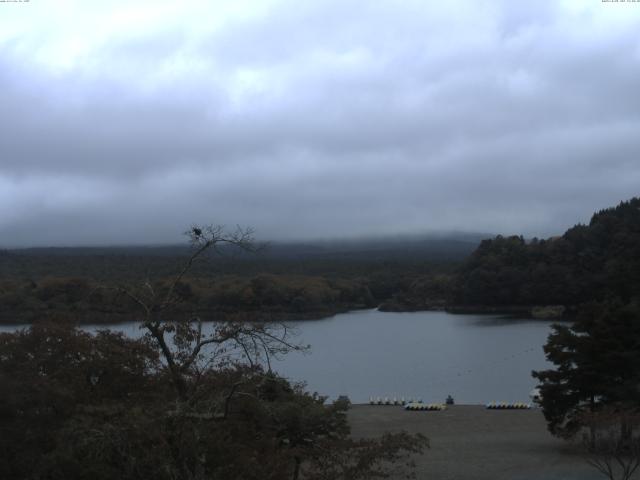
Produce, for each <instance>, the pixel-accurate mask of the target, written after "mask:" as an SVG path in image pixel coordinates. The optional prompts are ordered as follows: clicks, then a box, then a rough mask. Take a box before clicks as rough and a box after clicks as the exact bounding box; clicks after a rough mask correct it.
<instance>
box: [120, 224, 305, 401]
mask: <svg viewBox="0 0 640 480" xmlns="http://www.w3.org/2000/svg"><path fill="white" fill-rule="evenodd" d="M185 235H187V236H188V238H189V241H190V244H191V250H190V253H189V256H188V258H187V260H186V261H185V262H184V264H183V265H182V266H181V268H180V269H179V271H178V273H176V275H175V276H174V277H173V278H172V279H171V280H170V281H169V283H168V285H165V286H162V287H159V286H157V285H154V284H153V283H152V281H151V280H149V279H147V280H146V281H145V282H144V283H143V284H142V285H137V286H134V287H126V286H122V285H121V286H118V287H115V288H116V290H117V291H119V292H120V293H122V294H123V295H126V296H127V297H128V298H130V299H131V300H132V301H133V302H134V303H135V304H136V305H137V306H138V307H139V309H140V311H141V313H142V318H141V325H142V328H144V329H146V331H147V334H148V335H149V336H150V337H151V339H153V341H154V342H156V344H157V346H158V348H159V349H160V351H161V353H162V358H163V359H164V362H165V364H166V367H167V369H168V371H169V373H170V375H171V379H172V381H173V384H174V386H175V388H176V392H177V395H178V398H179V399H180V400H182V401H185V400H187V399H188V398H189V396H190V394H191V393H192V390H193V389H194V388H195V387H196V386H197V380H198V378H199V377H200V375H201V373H202V371H203V370H205V369H206V368H208V367H210V366H211V364H212V362H216V361H217V362H219V364H220V365H222V364H224V362H229V361H230V359H232V358H233V359H234V361H240V362H244V363H248V364H249V365H251V366H254V365H256V364H258V363H260V362H261V361H264V362H266V364H267V367H268V369H269V370H271V363H270V359H271V358H272V357H274V356H277V355H279V354H283V353H287V352H289V351H292V350H301V349H303V348H304V347H302V346H300V345H297V344H294V343H292V342H291V341H290V340H291V332H290V331H289V329H288V328H287V326H286V325H284V324H274V323H246V322H237V321H236V322H234V321H223V322H217V323H216V324H215V325H214V326H213V329H212V331H210V332H205V331H204V330H203V322H202V319H201V318H200V317H198V316H192V317H191V318H189V319H184V318H182V319H179V318H177V317H175V316H172V315H175V311H174V309H175V307H176V306H177V305H178V304H179V303H180V302H181V301H182V296H181V295H180V293H179V290H180V286H181V285H182V282H183V280H184V279H185V277H186V275H187V274H188V273H189V271H190V270H191V268H192V267H193V266H194V264H195V262H196V261H198V260H202V259H203V258H205V257H206V255H207V254H208V253H211V252H213V253H216V254H221V253H222V252H221V248H222V247H229V248H231V249H235V250H240V251H245V252H254V251H255V250H256V249H257V247H256V245H255V243H254V239H253V231H252V230H251V229H243V228H240V227H237V228H236V230H235V231H232V232H228V231H227V230H226V229H225V228H224V227H223V226H221V225H209V226H200V225H194V226H192V227H191V228H190V229H189V230H188V231H187V232H185Z"/></svg>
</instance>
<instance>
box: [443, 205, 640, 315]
mask: <svg viewBox="0 0 640 480" xmlns="http://www.w3.org/2000/svg"><path fill="white" fill-rule="evenodd" d="M452 294H453V299H452V300H453V303H455V304H458V305H491V306H500V305H550V304H556V305H566V306H573V305H578V304H581V303H583V302H586V301H591V300H604V299H606V298H612V297H615V298H619V299H620V300H622V301H624V302H625V303H626V302H629V301H631V300H633V299H634V296H638V295H640V198H633V199H631V200H629V201H626V202H622V203H620V204H619V205H618V206H617V207H613V208H608V209H606V210H602V211H599V212H597V213H595V214H594V215H593V217H592V218H591V221H590V222H589V224H588V225H576V226H575V227H573V228H570V229H569V230H567V231H566V232H565V234H564V235H562V236H561V237H553V238H550V239H548V240H538V239H535V238H534V239H532V240H530V241H526V240H525V239H524V238H523V237H517V236H513V237H502V236H498V237H496V238H494V239H492V240H484V241H482V242H481V243H480V246H479V247H478V248H477V250H476V251H475V252H474V253H473V254H472V255H471V256H470V257H469V258H468V259H467V261H465V262H464V263H463V265H462V267H461V268H460V271H459V275H458V276H457V279H456V282H455V287H454V291H453V292H452Z"/></svg>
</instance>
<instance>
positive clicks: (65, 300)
mask: <svg viewBox="0 0 640 480" xmlns="http://www.w3.org/2000/svg"><path fill="white" fill-rule="evenodd" d="M480 238H482V237H481V236H480V235H475V234H471V235H464V234H457V235H450V236H443V237H426V238H425V237H422V238H421V237H408V238H395V239H377V240H375V239H373V240H353V241H342V242H316V243H306V244H277V243H276V244H271V245H266V246H264V247H263V248H260V249H259V250H258V251H257V252H251V253H249V252H245V251H242V250H237V249H236V250H234V249H225V248H222V249H221V250H220V253H221V255H212V256H209V257H208V258H207V259H206V260H205V261H201V262H199V263H197V264H194V265H193V268H192V269H191V271H190V272H189V276H188V277H185V278H184V279H182V280H181V282H180V288H179V289H178V292H177V293H178V294H179V295H180V300H181V302H180V305H179V308H177V309H176V311H175V314H177V315H199V316H201V317H202V318H206V319H209V320H222V319H230V318H235V319H245V320H284V319H305V318H321V317H326V316H330V315H333V314H335V313H338V312H342V311H346V310H352V309H358V308H374V307H376V306H378V305H379V304H380V303H382V302H384V301H387V300H388V299H390V298H392V297H394V296H398V295H401V294H402V292H405V291H409V290H410V289H411V288H412V286H413V285H414V284H416V282H417V283H418V284H424V283H430V282H431V283H433V281H434V279H436V278H438V279H439V278H441V277H442V276H445V277H446V276H447V275H449V274H450V273H451V272H453V270H454V269H455V268H456V266H457V265H458V264H459V262H460V261H462V260H463V259H464V258H465V257H466V256H468V255H469V254H470V253H471V252H472V251H473V249H474V248H475V247H476V246H477V244H478V242H479V241H480ZM188 254H189V248H187V247H186V246H164V247H91V248H36V249H19V250H5V251H0V272H1V273H2V275H1V278H0V322H4V323H21V322H31V321H34V320H36V319H42V318H43V317H44V318H54V317H56V318H67V319H73V320H74V321H78V322H90V323H96V322H113V321H125V320H130V319H131V312H132V310H133V309H134V308H135V302H133V301H132V299H130V298H127V297H126V296H125V295H122V294H121V293H119V292H118V291H117V289H115V288H113V287H117V286H121V285H140V284H142V283H145V282H147V281H149V282H150V284H152V286H153V288H154V289H157V290H158V291H161V290H162V289H163V288H166V284H167V279H168V278H169V277H170V276H171V275H172V273H173V272H175V271H176V269H178V268H179V266H180V265H181V264H182V263H184V261H185V259H186V258H188Z"/></svg>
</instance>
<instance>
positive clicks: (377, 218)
mask: <svg viewBox="0 0 640 480" xmlns="http://www.w3.org/2000/svg"><path fill="white" fill-rule="evenodd" d="M0 118H1V128H0V245H3V246H19V245H21V246H26V245H79V244H131V243H141V242H152V243H162V242H175V241H180V239H181V236H180V233H181V232H183V231H184V230H185V229H186V228H187V227H188V226H189V225H190V224H191V223H194V222H199V223H222V224H227V225H232V226H233V225H235V224H241V225H246V226H252V227H254V228H255V229H256V230H257V234H258V236H259V237H260V238H262V239H306V238H317V237H320V238H340V237H353V236H361V235H386V234H394V235H395V234H403V233H420V232H429V231H443V230H463V231H481V232H494V233H504V234H510V233H523V234H525V235H537V236H549V235H554V234H556V233H562V232H563V231H564V230H565V229H566V228H567V227H569V226H572V225H573V224H575V223H577V222H586V221H588V219H589V217H590V215H591V213H592V212H593V211H594V210H596V209H599V208H603V207H606V206H611V205H615V204H617V203H618V202H619V201H621V200H623V199H628V198H630V197H632V196H634V195H637V194H639V193H640V188H639V187H640V3H610V2H609V3H607V2H602V1H601V0H576V1H558V0H553V1H544V0H529V1H514V0H505V1H498V0H496V1H481V0H470V1H451V0H447V1H444V0H441V1H427V0H421V1H402V2H398V1H395V0H392V1H388V2H387V1H361V2H352V1H346V0H340V1H305V2H300V1H266V0H256V1H239V0H233V1H221V2H214V1H180V2H178V1H171V2H163V1H160V0H153V1H145V0H136V1H124V0H123V1H119V2H109V1H100V2H88V1H86V0H78V1H62V0H51V1H46V0H32V1H31V2H29V3H11V2H0Z"/></svg>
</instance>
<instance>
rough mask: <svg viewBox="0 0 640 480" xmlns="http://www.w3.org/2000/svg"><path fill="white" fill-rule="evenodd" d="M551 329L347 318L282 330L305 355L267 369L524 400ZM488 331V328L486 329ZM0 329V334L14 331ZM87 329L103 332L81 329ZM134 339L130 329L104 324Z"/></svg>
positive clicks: (361, 393)
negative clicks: (291, 333) (292, 333)
mask: <svg viewBox="0 0 640 480" xmlns="http://www.w3.org/2000/svg"><path fill="white" fill-rule="evenodd" d="M551 323H552V322H547V321H540V320H526V319H525V320H523V319H509V318H506V317H500V316H489V315H451V314H447V313H445V312H411V313H395V312H378V311H376V310H364V311H355V312H349V313H345V314H340V315H336V316H335V317H331V318H328V319H325V320H311V321H301V322H295V323H290V324H289V325H291V326H295V327H296V330H297V335H298V336H297V340H298V342H299V343H302V344H310V345H311V352H310V353H308V354H302V353H298V352H295V353H291V354H289V355H286V356H285V357H284V358H283V359H282V360H281V361H278V362H274V363H273V367H274V369H275V370H277V371H278V372H280V373H281V374H282V375H284V376H286V377H288V378H290V379H291V380H293V381H303V380H304V381H306V382H307V385H308V388H309V389H310V390H311V391H317V392H319V393H321V394H323V395H329V396H330V397H332V398H335V397H337V396H338V395H348V396H349V397H350V398H351V400H352V401H354V402H365V401H367V400H368V399H369V397H370V396H381V397H385V396H388V397H391V398H392V397H398V398H400V397H402V396H404V397H407V398H408V397H414V398H422V399H423V400H424V401H426V402H442V401H444V399H445V398H446V396H447V395H449V394H450V395H452V396H453V397H454V399H455V400H456V401H457V402H458V403H486V402H490V401H493V400H495V401H528V394H529V392H530V391H531V389H532V388H533V387H534V386H535V380H534V379H533V378H531V371H532V370H537V369H542V368H547V367H548V364H547V363H546V361H545V358H544V353H543V351H542V346H543V344H544V343H545V342H546V338H547V335H548V334H549V325H550V324H551ZM489 327H490V328H489ZM16 328H17V326H11V327H7V326H4V327H2V328H1V330H0V331H7V330H15V329H16ZM85 328H86V329H88V330H95V329H97V328H104V326H87V327H85ZM111 328H112V329H113V330H119V331H123V332H125V333H126V334H127V335H129V336H132V337H137V336H140V335H141V334H142V332H141V330H140V328H139V326H138V325H137V324H135V323H125V324H117V325H112V326H111Z"/></svg>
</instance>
